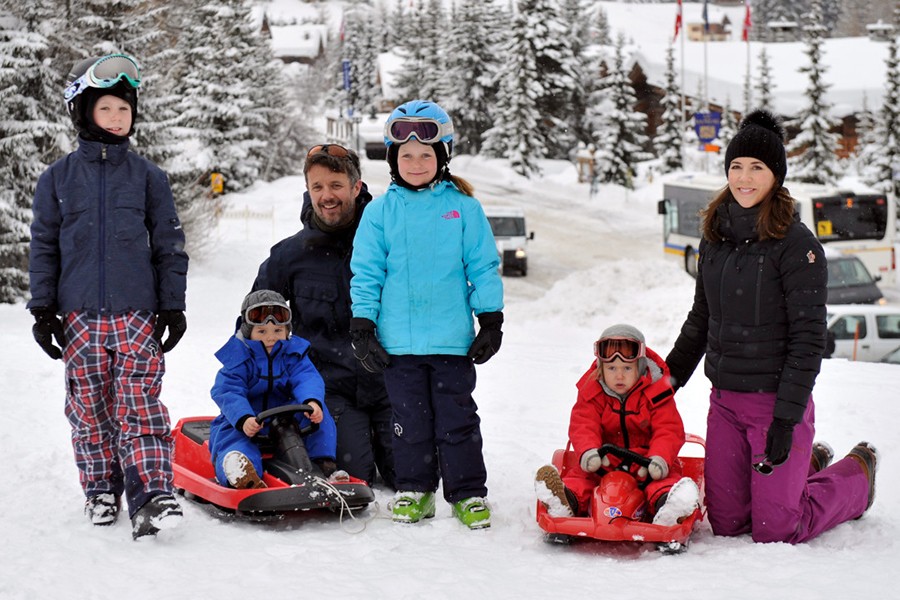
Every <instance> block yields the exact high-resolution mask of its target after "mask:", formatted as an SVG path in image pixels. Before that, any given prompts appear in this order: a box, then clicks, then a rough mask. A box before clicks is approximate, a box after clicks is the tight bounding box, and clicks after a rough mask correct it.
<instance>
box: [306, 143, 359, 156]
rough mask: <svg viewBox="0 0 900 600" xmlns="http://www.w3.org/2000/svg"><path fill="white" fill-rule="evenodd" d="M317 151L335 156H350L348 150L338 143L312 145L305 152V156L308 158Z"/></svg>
mask: <svg viewBox="0 0 900 600" xmlns="http://www.w3.org/2000/svg"><path fill="white" fill-rule="evenodd" d="M319 152H324V153H325V154H327V155H328V156H333V157H335V158H347V157H348V156H350V151H349V150H347V149H346V148H344V147H343V146H341V145H339V144H319V145H318V146H313V147H312V148H310V149H309V152H307V153H306V158H309V157H310V156H312V155H313V154H318V153H319Z"/></svg>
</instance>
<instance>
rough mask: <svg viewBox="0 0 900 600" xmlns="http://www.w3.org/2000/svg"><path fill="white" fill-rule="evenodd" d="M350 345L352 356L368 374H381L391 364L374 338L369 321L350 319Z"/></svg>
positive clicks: (386, 354) (372, 325)
mask: <svg viewBox="0 0 900 600" xmlns="http://www.w3.org/2000/svg"><path fill="white" fill-rule="evenodd" d="M350 345H351V346H353V356H355V357H356V360H358V361H359V362H361V363H362V366H363V368H364V369H365V370H366V371H368V372H369V373H381V372H382V371H384V368H385V367H386V366H388V365H389V364H390V362H391V357H390V355H389V354H388V353H387V351H386V350H385V349H384V347H383V346H382V345H381V344H380V343H379V342H378V338H377V337H376V336H375V323H373V322H372V320H371V319H363V318H360V317H354V318H352V319H350Z"/></svg>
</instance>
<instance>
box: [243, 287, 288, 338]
mask: <svg viewBox="0 0 900 600" xmlns="http://www.w3.org/2000/svg"><path fill="white" fill-rule="evenodd" d="M254 306H283V307H284V308H286V309H287V310H288V314H289V315H290V314H291V307H290V306H288V303H287V301H286V300H285V299H284V296H282V295H281V294H279V293H278V292H273V291H272V290H256V291H254V292H250V293H249V294H247V295H246V296H244V301H243V302H241V335H242V336H244V339H248V340H249V339H250V332H252V331H253V325H251V324H250V323H248V322H247V318H246V314H247V309H248V308H252V307H254ZM287 332H288V336H290V334H291V324H290V323H288V324H287Z"/></svg>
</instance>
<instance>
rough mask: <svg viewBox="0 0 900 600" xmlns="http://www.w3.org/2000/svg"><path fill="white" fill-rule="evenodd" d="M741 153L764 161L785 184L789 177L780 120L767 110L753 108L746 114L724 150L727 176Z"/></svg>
mask: <svg viewBox="0 0 900 600" xmlns="http://www.w3.org/2000/svg"><path fill="white" fill-rule="evenodd" d="M742 156H749V157H750V158H755V159H757V160H759V161H762V162H763V163H764V164H765V165H766V166H767V167H769V169H770V170H771V171H772V173H774V174H775V179H776V180H777V181H778V185H783V184H784V178H785V176H787V155H786V154H785V151H784V127H783V126H782V125H781V120H780V119H779V118H778V117H776V116H775V115H774V114H772V113H770V112H769V111H766V110H754V111H753V112H751V113H749V114H748V115H747V116H746V117H744V120H743V121H741V125H740V127H739V128H738V132H737V133H736V134H734V137H733V138H731V142H729V144H728V148H727V149H726V150H725V176H726V177H727V176H728V168H729V167H730V166H731V161H732V160H734V159H735V158H740V157H742Z"/></svg>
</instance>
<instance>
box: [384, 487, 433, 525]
mask: <svg viewBox="0 0 900 600" xmlns="http://www.w3.org/2000/svg"><path fill="white" fill-rule="evenodd" d="M433 516H434V492H397V493H396V494H395V495H394V499H393V500H391V519H392V520H393V521H394V523H418V522H419V521H421V520H422V519H430V518H431V517H433Z"/></svg>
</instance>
